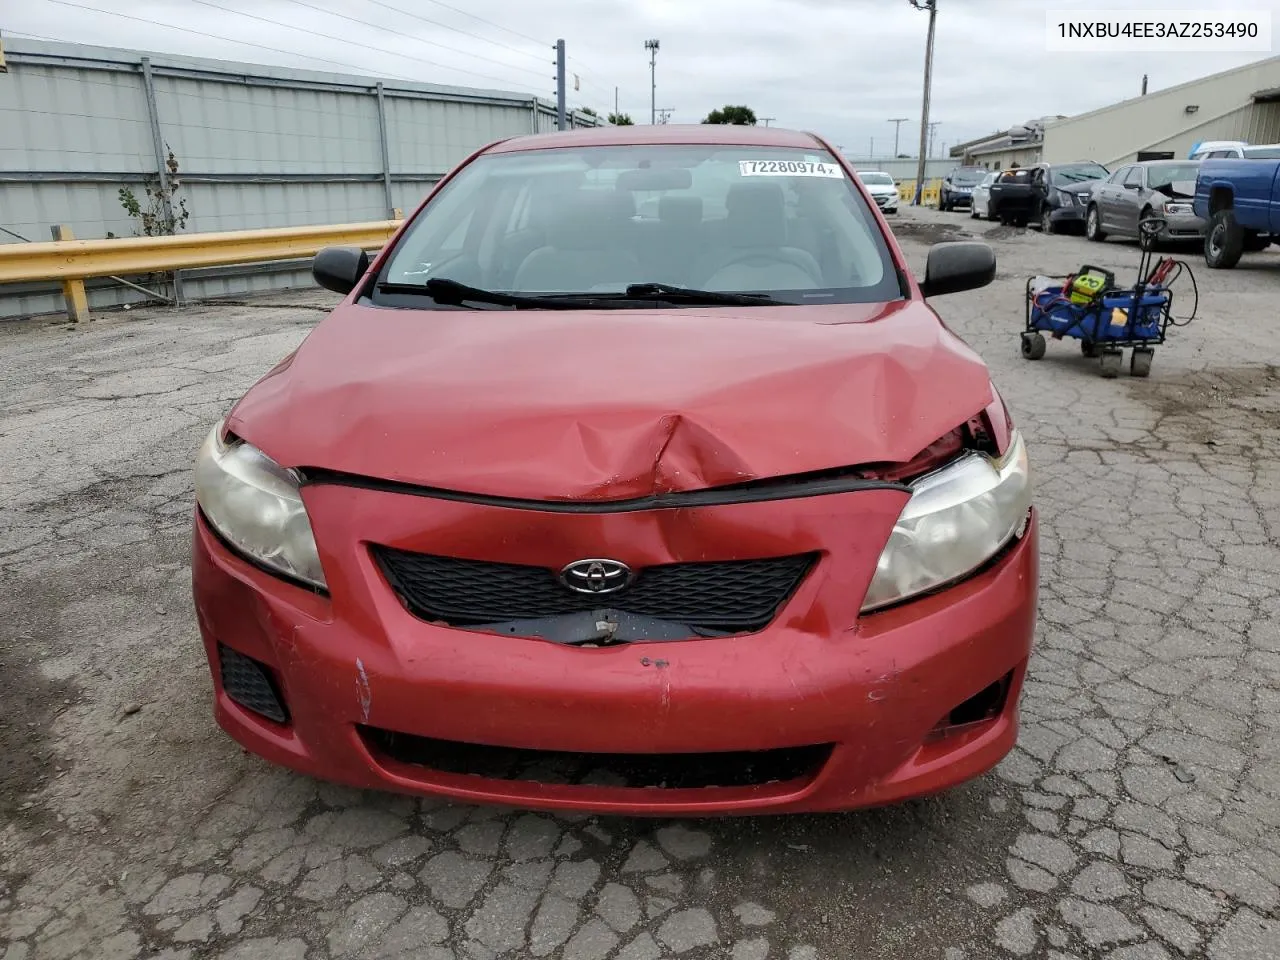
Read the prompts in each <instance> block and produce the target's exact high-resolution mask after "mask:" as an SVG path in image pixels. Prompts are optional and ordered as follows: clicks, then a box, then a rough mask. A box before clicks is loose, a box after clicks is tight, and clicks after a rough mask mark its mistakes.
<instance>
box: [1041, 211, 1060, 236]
mask: <svg viewBox="0 0 1280 960" xmlns="http://www.w3.org/2000/svg"><path fill="white" fill-rule="evenodd" d="M1040 232H1041V233H1043V234H1044V235H1045V236H1046V237H1047V236H1048V235H1049V234H1051V233H1055V232H1057V231H1056V230H1055V229H1054V226H1053V211H1052V210H1051V209H1049V208H1048V207H1045V208H1044V209H1042V210H1041V211H1040Z"/></svg>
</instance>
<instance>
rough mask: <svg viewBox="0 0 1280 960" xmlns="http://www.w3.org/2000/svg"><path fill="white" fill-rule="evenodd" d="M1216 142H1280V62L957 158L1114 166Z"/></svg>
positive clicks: (1045, 124) (1057, 120)
mask: <svg viewBox="0 0 1280 960" xmlns="http://www.w3.org/2000/svg"><path fill="white" fill-rule="evenodd" d="M1024 131H1025V133H1024ZM1209 140H1243V141H1245V142H1247V143H1277V142H1280V57H1271V58H1268V59H1266V60H1258V61H1256V62H1254V63H1250V64H1246V65H1245V66H1243V67H1236V68H1235V69H1233V70H1226V71H1223V72H1222V73H1215V74H1213V75H1212V76H1208V77H1202V78H1200V79H1199V80H1192V81H1190V82H1189V83H1182V84H1179V85H1178V86H1175V87H1169V88H1167V89H1165V90H1156V91H1154V92H1151V93H1147V94H1144V95H1141V96H1137V97H1134V98H1132V99H1130V100H1123V101H1121V102H1120V103H1115V104H1112V105H1111V106H1109V107H1102V108H1101V109H1099V110H1091V111H1089V112H1088V113H1082V114H1078V115H1076V116H1073V117H1049V118H1045V119H1044V120H1043V121H1032V123H1030V124H1025V125H1023V126H1022V127H1015V128H1013V129H1012V130H1010V131H1007V132H1005V133H1001V134H993V135H992V136H990V137H986V138H982V139H980V140H977V141H971V142H969V143H962V144H957V145H956V146H955V147H953V148H952V149H951V155H952V157H955V158H956V159H957V160H963V161H964V162H965V163H976V164H978V165H979V166H986V167H989V168H990V169H993V170H995V169H1005V168H1007V167H1009V166H1012V164H1013V163H1015V162H1016V163H1017V164H1018V165H1019V166H1026V165H1027V164H1029V163H1036V162H1038V161H1041V160H1044V161H1047V162H1049V163H1070V162H1071V161H1074V160H1096V161H1097V162H1098V163H1101V164H1103V165H1104V166H1106V167H1112V168H1114V167H1115V166H1119V165H1122V164H1125V163H1132V162H1134V161H1136V160H1147V159H1152V160H1154V159H1161V158H1166V157H1167V158H1180V157H1186V156H1189V155H1190V153H1191V150H1192V149H1193V148H1194V147H1195V145H1196V144H1198V143H1202V142H1205V141H1209Z"/></svg>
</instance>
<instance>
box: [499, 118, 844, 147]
mask: <svg viewBox="0 0 1280 960" xmlns="http://www.w3.org/2000/svg"><path fill="white" fill-rule="evenodd" d="M644 144H669V145H678V144H711V145H718V144H724V145H726V146H734V145H738V146H744V147H748V146H749V147H808V148H809V149H811V150H812V149H814V148H815V147H819V148H824V149H825V148H826V144H824V143H823V142H822V141H821V140H820V139H819V138H818V137H817V136H815V135H814V134H812V133H802V132H800V131H799V130H788V129H786V128H785V127H759V126H755V127H749V126H741V125H738V124H721V123H661V124H636V125H632V126H626V127H612V126H607V127H587V128H585V129H581V130H563V131H558V132H556V133H536V134H528V135H526V136H522V137H512V138H511V139H510V140H503V141H500V142H498V143H495V144H493V145H492V146H490V147H489V148H488V150H486V151H485V152H486V153H518V152H520V151H524V150H551V149H555V148H556V147H623V146H641V145H644Z"/></svg>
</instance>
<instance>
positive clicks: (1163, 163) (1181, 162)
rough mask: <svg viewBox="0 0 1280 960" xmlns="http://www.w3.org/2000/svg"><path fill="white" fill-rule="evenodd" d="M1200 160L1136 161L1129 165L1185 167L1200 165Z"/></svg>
mask: <svg viewBox="0 0 1280 960" xmlns="http://www.w3.org/2000/svg"><path fill="white" fill-rule="evenodd" d="M1199 162H1200V161H1199V160H1135V161H1134V162H1133V163H1131V164H1129V166H1132V167H1185V166H1186V165H1187V164H1189V163H1199Z"/></svg>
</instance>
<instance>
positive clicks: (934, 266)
mask: <svg viewBox="0 0 1280 960" xmlns="http://www.w3.org/2000/svg"><path fill="white" fill-rule="evenodd" d="M995 278H996V254H995V251H994V250H992V249H991V247H989V246H988V245H987V244H985V243H980V242H979V241H976V240H951V241H945V242H943V243H935V244H934V245H933V246H932V247H930V248H929V260H928V262H927V263H926V265H925V268H924V282H923V283H922V284H920V292H921V293H923V294H924V295H925V296H926V297H939V296H942V295H943V294H947V293H959V292H960V291H962V290H975V289H977V288H978V287H985V286H986V285H987V284H989V283H990V282H991V281H992V280H994V279H995Z"/></svg>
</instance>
